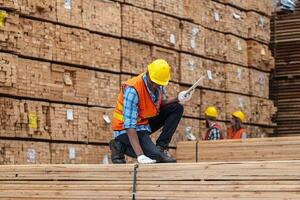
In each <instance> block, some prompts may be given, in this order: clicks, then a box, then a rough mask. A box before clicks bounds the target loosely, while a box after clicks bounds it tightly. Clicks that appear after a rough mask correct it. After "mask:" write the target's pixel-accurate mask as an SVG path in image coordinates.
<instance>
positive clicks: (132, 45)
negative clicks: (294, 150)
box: [0, 0, 276, 164]
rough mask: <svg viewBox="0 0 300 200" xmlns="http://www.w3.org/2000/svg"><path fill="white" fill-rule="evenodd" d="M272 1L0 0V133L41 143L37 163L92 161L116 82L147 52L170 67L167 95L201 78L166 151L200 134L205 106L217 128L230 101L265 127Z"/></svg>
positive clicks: (142, 62) (103, 141)
mask: <svg viewBox="0 0 300 200" xmlns="http://www.w3.org/2000/svg"><path fill="white" fill-rule="evenodd" d="M271 5H272V2H271V0H264V1H260V0H255V1H253V2H252V1H251V2H244V1H243V2H241V1H240V0H230V1H227V0H218V1H217V0H215V1H213V0H209V1H195V0H176V1H175V0H168V1H165V0H151V1H148V0H122V1H121V0H72V1H64V0H43V1H38V0H21V1H15V0H6V1H3V0H2V1H1V0H0V35H1V37H0V95H1V97H0V140H1V141H7V143H10V142H11V141H12V140H15V141H16V142H21V141H26V142H32V143H35V142H44V143H45V144H48V145H47V146H50V148H45V150H46V151H48V152H47V155H50V157H51V159H50V161H48V162H45V163H49V162H50V163H56V164H59V163H76V164H77V163H93V162H92V161H91V159H89V156H87V155H90V154H91V155H95V156H92V157H91V158H92V159H95V161H94V162H95V163H100V161H101V160H102V159H103V158H102V157H105V158H107V157H109V155H108V154H109V151H107V150H108V142H109V141H110V140H111V137H112V134H111V133H112V130H111V121H112V114H113V113H112V112H113V108H114V105H115V101H116V98H117V95H118V93H119V91H120V88H121V84H122V82H123V81H125V80H127V79H129V78H131V77H133V76H136V75H138V74H140V73H143V72H145V70H146V68H147V65H148V64H149V63H150V62H151V61H152V60H153V59H156V58H163V59H165V60H167V61H168V63H169V64H170V66H171V81H170V84H169V86H167V88H166V91H167V94H166V95H167V96H168V97H174V96H177V95H178V93H179V92H180V91H182V90H186V89H187V88H189V87H190V86H191V85H193V83H194V82H195V81H196V80H198V79H199V77H201V76H203V77H204V80H203V86H202V87H198V88H196V90H195V92H194V95H193V99H192V100H191V101H190V102H188V103H187V104H186V105H185V111H184V117H183V119H182V120H181V122H180V124H179V126H178V129H177V131H176V133H175V135H174V137H173V139H172V141H171V143H170V147H171V153H174V151H175V148H176V145H177V142H179V141H182V140H185V134H186V133H187V132H191V133H193V134H194V135H195V136H196V138H197V139H198V140H201V139H203V138H204V136H205V131H206V127H205V121H204V115H203V113H204V110H205V108H206V107H207V106H212V105H214V106H216V107H217V109H218V111H219V113H220V115H219V117H218V119H217V120H218V122H219V123H220V125H221V127H222V131H223V132H224V133H225V132H226V128H227V125H228V124H227V123H228V122H229V121H230V119H231V113H232V112H233V111H235V110H237V109H239V110H242V111H243V112H245V113H246V115H247V120H246V125H245V126H246V128H247V130H248V132H249V134H251V135H252V136H253V137H261V136H266V135H272V133H273V131H272V129H273V127H274V125H275V124H274V123H273V122H272V121H271V117H272V115H273V114H274V113H275V111H276V109H275V107H274V106H273V102H272V101H271V100H270V99H269V93H268V90H269V84H268V82H269V75H270V70H271V69H272V68H273V66H274V60H273V57H272V55H271V53H270V50H269V49H268V44H269V42H270V41H269V40H270V29H269V24H270V13H271V7H270V6H271ZM99 10H102V11H103V10H105V12H99ZM264 130H268V131H264ZM158 136H159V132H158V133H155V134H153V135H152V136H151V137H152V138H153V140H154V141H155V140H156V139H157V138H158ZM90 145H91V147H90ZM14 146H15V145H11V147H9V148H13V147H14ZM95 146H98V147H99V148H96V147H95ZM15 148H16V150H15V151H14V152H19V148H21V147H19V146H18V145H17V146H16V147H15ZM70 149H71V150H70ZM74 150H75V152H76V153H75V155H76V158H73V157H74V156H73V152H74ZM24 152H26V150H24ZM36 152H39V150H36ZM103 152H105V153H103ZM45 153H46V152H45ZM69 153H71V158H72V159H70V155H69ZM21 154H22V155H23V154H24V153H21ZM97 154H99V156H98V157H97V156H96V155H97ZM60 156H61V158H60ZM8 160H13V159H8ZM47 160H48V159H47ZM99 160H100V161H99ZM128 160H130V159H128ZM130 162H132V161H131V160H130ZM3 163H5V164H10V163H11V164H14V163H19V164H21V163H24V164H25V163H28V162H26V161H25V160H24V159H23V160H22V159H20V161H11V162H9V161H5V162H3ZM37 163H42V161H41V162H37Z"/></svg>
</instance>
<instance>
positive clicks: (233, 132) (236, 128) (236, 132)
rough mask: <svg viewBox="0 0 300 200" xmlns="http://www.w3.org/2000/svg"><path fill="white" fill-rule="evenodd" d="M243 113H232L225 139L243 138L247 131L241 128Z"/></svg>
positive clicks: (245, 136)
mask: <svg viewBox="0 0 300 200" xmlns="http://www.w3.org/2000/svg"><path fill="white" fill-rule="evenodd" d="M244 119H245V115H244V113H243V112H242V111H236V112H234V113H232V119H231V122H230V124H231V127H230V128H229V129H228V131H227V139H245V138H247V132H246V130H245V129H244V128H243V122H244Z"/></svg>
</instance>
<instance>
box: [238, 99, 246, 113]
mask: <svg viewBox="0 0 300 200" xmlns="http://www.w3.org/2000/svg"><path fill="white" fill-rule="evenodd" d="M238 106H239V108H240V109H242V110H243V109H244V107H245V102H244V99H243V98H241V97H239V98H238Z"/></svg>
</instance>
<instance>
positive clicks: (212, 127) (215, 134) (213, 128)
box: [204, 106, 224, 140]
mask: <svg viewBox="0 0 300 200" xmlns="http://www.w3.org/2000/svg"><path fill="white" fill-rule="evenodd" d="M204 115H205V121H206V128H208V130H207V133H206V136H205V140H222V139H223V138H224V137H223V134H222V132H221V127H220V125H219V124H218V123H217V122H216V119H217V117H218V111H217V109H216V108H215V107H214V106H209V107H207V108H206V110H205V113H204Z"/></svg>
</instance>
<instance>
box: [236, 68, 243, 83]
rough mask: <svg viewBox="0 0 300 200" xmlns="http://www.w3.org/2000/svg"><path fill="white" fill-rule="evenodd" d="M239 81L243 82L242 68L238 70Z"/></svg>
mask: <svg viewBox="0 0 300 200" xmlns="http://www.w3.org/2000/svg"><path fill="white" fill-rule="evenodd" d="M237 79H238V80H242V70H241V69H240V68H238V69H237Z"/></svg>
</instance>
